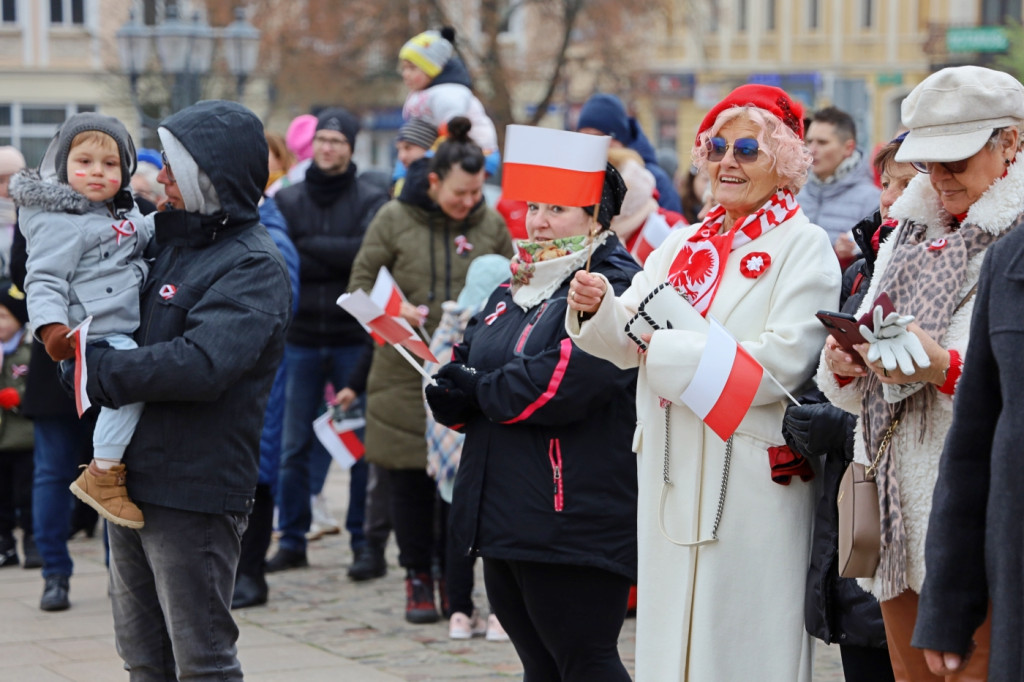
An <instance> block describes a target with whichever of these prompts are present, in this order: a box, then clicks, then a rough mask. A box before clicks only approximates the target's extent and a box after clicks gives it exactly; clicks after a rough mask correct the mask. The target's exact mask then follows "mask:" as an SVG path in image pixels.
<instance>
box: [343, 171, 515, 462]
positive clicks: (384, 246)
mask: <svg viewBox="0 0 1024 682" xmlns="http://www.w3.org/2000/svg"><path fill="white" fill-rule="evenodd" d="M424 161H425V160H424ZM425 165H426V164H425V163H424V164H421V163H420V162H417V163H414V164H412V166H411V167H410V169H409V175H407V178H406V185H405V188H404V189H403V192H402V196H401V197H400V198H398V199H394V200H392V201H389V202H388V203H386V204H385V205H384V206H383V207H381V209H380V210H379V211H378V212H377V215H376V216H375V217H374V219H373V222H372V223H370V227H369V228H368V229H367V231H366V236H365V237H364V238H363V243H362V246H361V247H360V249H359V253H358V254H357V255H356V260H355V263H354V264H353V266H352V276H351V278H350V280H349V291H355V290H356V289H362V290H363V291H365V292H367V293H369V292H370V290H371V289H372V288H373V283H374V281H375V280H376V279H377V273H378V272H379V271H380V268H381V266H384V267H386V268H387V269H388V270H389V271H390V272H391V275H392V277H394V279H395V282H396V283H397V284H398V287H399V288H400V289H401V290H402V293H404V294H405V297H406V298H407V299H408V301H409V302H410V303H412V304H413V305H417V306H418V305H425V306H427V307H428V308H429V309H430V313H429V314H428V315H427V320H426V332H427V336H428V337H429V336H430V335H431V334H433V332H434V329H435V328H436V327H437V325H438V323H439V322H440V320H441V304H442V303H443V302H444V301H446V300H451V299H454V298H456V297H457V296H458V295H459V292H460V291H462V287H463V285H464V284H465V281H466V271H467V270H468V269H469V264H470V263H471V262H472V261H473V259H474V258H477V257H479V256H483V255H485V254H489V253H499V254H501V255H503V256H506V257H511V256H512V238H511V236H510V235H509V232H508V228H507V227H506V226H505V221H504V219H503V218H502V217H501V215H500V214H498V213H497V212H496V211H494V210H493V209H491V208H488V207H487V206H486V205H485V204H484V203H483V202H481V203H480V204H479V205H477V207H476V208H474V209H473V211H472V212H470V214H469V215H468V216H467V217H466V218H465V219H464V220H453V219H452V218H450V217H448V215H447V214H445V213H444V212H442V211H441V209H440V208H438V207H437V205H436V204H434V203H433V202H432V201H430V200H429V198H427V197H426V185H425V183H426V173H425ZM418 166H420V167H418ZM416 171H419V172H418V173H417V172H416ZM461 237H464V238H465V239H464V240H463V239H462V238H461ZM460 244H461V247H460ZM470 246H471V247H472V248H469V247H470ZM366 396H367V410H366V459H367V460H368V461H370V462H372V463H374V464H377V465H379V466H382V467H385V468H388V469H423V468H425V467H426V465H427V445H426V438H425V431H426V412H425V408H424V403H423V388H422V378H421V376H420V374H419V373H418V372H416V370H415V369H413V368H412V367H411V366H410V365H409V363H408V362H407V361H406V360H405V359H404V358H402V356H400V355H399V354H398V352H397V351H396V350H395V349H394V348H392V347H391V346H388V345H385V346H375V347H374V351H373V363H372V365H371V366H370V376H369V379H368V381H367V386H366Z"/></svg>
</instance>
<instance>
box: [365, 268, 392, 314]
mask: <svg viewBox="0 0 1024 682" xmlns="http://www.w3.org/2000/svg"><path fill="white" fill-rule="evenodd" d="M394 283H395V280H394V279H392V277H391V273H390V272H388V269H387V268H386V267H385V266H383V265H382V266H380V270H379V271H378V272H377V279H376V281H374V283H373V289H371V290H370V300H372V301H373V302H374V303H376V304H377V305H379V306H380V307H381V308H383V307H385V306H387V304H388V299H389V298H391V288H392V287H393V286H394Z"/></svg>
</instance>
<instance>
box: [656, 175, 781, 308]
mask: <svg viewBox="0 0 1024 682" xmlns="http://www.w3.org/2000/svg"><path fill="white" fill-rule="evenodd" d="M798 210H800V204H798V203H797V201H796V197H795V196H793V193H792V192H790V191H789V190H788V189H780V190H778V191H777V192H775V194H773V195H772V197H771V198H770V199H769V200H768V201H767V202H765V204H764V206H762V207H761V208H759V209H758V210H757V211H756V212H754V213H751V214H750V215H748V216H747V217H745V218H743V220H737V221H736V224H735V225H733V227H732V229H731V230H729V231H728V232H726V233H724V234H719V230H721V228H722V224H723V223H724V222H725V209H724V208H723V207H722V206H721V205H718V206H715V207H714V208H713V209H711V210H710V211H709V212H708V215H707V217H706V218H704V222H702V223H701V225H700V227H699V228H697V232H696V233H695V234H694V235H693V236H692V237H690V238H689V239H688V240H687V242H686V244H685V245H684V246H683V248H682V249H680V251H679V253H678V254H677V255H676V258H675V260H674V261H672V265H671V267H670V268H669V274H668V281H669V282H671V283H672V285H673V286H674V287H675V288H676V291H678V292H679V293H680V294H682V295H683V296H685V297H686V299H687V300H688V301H689V302H690V305H692V306H693V307H694V309H696V311H697V312H699V313H700V314H701V315H705V316H706V315H707V312H708V309H709V308H710V307H711V302H712V301H714V299H715V293H717V291H718V285H719V284H721V282H722V273H723V272H724V270H723V266H724V265H725V262H726V260H727V259H728V257H729V253H730V252H732V251H734V250H736V249H738V248H740V247H741V246H744V245H746V244H749V243H750V242H752V241H754V240H755V239H757V238H758V237H760V236H761V235H763V234H766V233H767V232H770V231H771V230H772V229H774V228H775V227H776V226H778V225H779V224H781V223H784V222H786V221H787V220H789V219H790V218H792V217H793V216H794V215H796V212H797V211H798Z"/></svg>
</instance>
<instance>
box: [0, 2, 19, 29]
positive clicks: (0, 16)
mask: <svg viewBox="0 0 1024 682" xmlns="http://www.w3.org/2000/svg"><path fill="white" fill-rule="evenodd" d="M17 5H18V0H3V2H2V3H0V22H3V23H5V24H13V23H14V22H16V21H17V20H18V14H17Z"/></svg>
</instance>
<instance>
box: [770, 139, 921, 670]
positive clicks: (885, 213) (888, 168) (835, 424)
mask: <svg viewBox="0 0 1024 682" xmlns="http://www.w3.org/2000/svg"><path fill="white" fill-rule="evenodd" d="M904 137H906V133H904V134H901V135H898V136H896V137H895V138H893V139H892V140H891V141H890V142H889V143H888V144H886V145H885V146H883V147H882V148H881V149H879V150H878V153H877V154H875V158H874V166H875V170H877V171H878V173H879V175H880V176H881V178H882V197H881V200H880V202H879V207H878V210H876V211H874V212H873V214H872V215H869V216H867V217H866V218H864V219H863V220H861V221H860V222H859V223H857V224H856V225H855V226H854V228H853V234H854V238H855V240H856V242H857V245H858V247H859V248H860V252H861V254H863V255H862V256H861V258H860V259H858V260H857V261H855V262H854V263H853V264H852V265H851V266H850V267H848V268H847V269H846V272H845V273H843V287H842V290H841V291H840V294H839V310H840V311H841V313H839V315H844V316H845V319H844V318H840V319H839V320H838V321H837V322H835V323H836V324H837V325H838V326H839V327H841V328H842V329H844V330H846V331H849V332H852V333H853V334H855V336H856V339H857V340H856V341H854V343H863V340H864V339H863V336H861V333H860V329H859V325H860V322H859V321H858V320H857V318H855V317H854V316H853V313H854V312H856V310H857V309H858V308H860V307H861V302H862V301H863V299H864V295H865V294H866V293H867V290H868V286H870V284H871V278H872V275H873V274H874V269H875V260H876V258H877V256H878V249H879V247H880V245H881V244H883V243H885V241H886V240H888V238H889V236H890V235H891V234H892V231H893V229H894V227H895V224H896V223H895V221H894V220H892V219H890V217H889V209H890V208H891V207H892V205H893V203H894V202H895V201H896V199H898V198H899V197H900V195H902V194H903V190H905V189H906V187H907V185H908V184H909V182H910V180H912V179H913V178H914V177H915V176H916V175H917V171H916V170H915V169H914V167H913V166H911V165H910V164H909V163H906V162H902V163H901V162H899V161H896V160H895V157H896V152H897V151H898V150H899V148H900V145H901V144H902V143H903V138H904ZM886 300H888V297H886ZM890 305H891V303H890ZM818 318H819V319H822V318H823V315H822V314H821V313H819V314H818ZM826 319H827V318H826ZM823 322H824V320H823ZM830 322H831V320H830ZM826 326H827V325H826ZM830 337H831V338H830V340H829V342H830V343H831V341H832V339H834V340H835V341H836V342H841V339H840V338H839V336H838V334H837V332H836V331H832V333H831V334H830ZM847 347H848V348H849V349H850V351H853V344H852V343H851V344H850V345H849V346H847ZM854 357H855V358H859V357H860V356H859V355H854ZM800 402H801V403H803V404H801V405H790V406H789V407H788V408H786V418H785V419H784V420H783V423H782V431H783V435H784V436H785V437H786V442H787V443H788V444H789V445H790V447H792V448H793V449H794V450H797V451H798V452H799V453H800V454H802V455H803V456H804V457H807V458H818V457H820V458H821V463H822V467H821V471H822V478H823V481H822V491H821V496H820V497H819V498H818V502H817V505H816V507H815V511H814V540H813V545H812V547H811V563H810V565H809V566H808V568H807V594H806V596H805V599H804V621H805V625H806V627H807V631H808V632H810V633H811V634H812V635H814V636H815V637H817V638H818V639H820V640H822V641H823V642H825V643H826V644H838V645H839V652H840V655H841V657H842V660H843V675H844V677H845V678H846V682H885V681H886V680H892V679H893V672H892V664H891V663H890V662H889V651H888V650H887V649H886V643H885V627H884V625H883V623H882V612H881V610H880V609H879V607H878V600H877V599H875V597H874V596H873V595H871V594H869V593H868V592H865V591H864V590H863V589H861V588H860V586H859V585H857V581H856V580H854V579H852V578H842V577H840V576H839V572H838V570H837V567H836V556H837V549H838V534H839V530H838V528H839V527H838V522H839V518H838V511H837V508H836V498H837V496H838V494H839V482H840V481H841V480H842V477H843V473H844V472H845V471H846V467H847V466H848V465H849V463H850V462H851V461H852V460H853V432H854V427H855V426H856V417H855V416H854V415H852V414H850V413H848V412H846V411H844V410H842V409H841V408H839V407H836V406H835V405H833V404H832V403H830V402H828V400H826V399H825V396H824V395H822V393H821V391H820V390H817V389H815V390H813V391H810V392H808V393H806V394H804V395H803V396H801V397H800Z"/></svg>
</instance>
